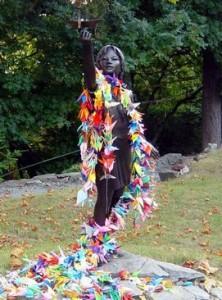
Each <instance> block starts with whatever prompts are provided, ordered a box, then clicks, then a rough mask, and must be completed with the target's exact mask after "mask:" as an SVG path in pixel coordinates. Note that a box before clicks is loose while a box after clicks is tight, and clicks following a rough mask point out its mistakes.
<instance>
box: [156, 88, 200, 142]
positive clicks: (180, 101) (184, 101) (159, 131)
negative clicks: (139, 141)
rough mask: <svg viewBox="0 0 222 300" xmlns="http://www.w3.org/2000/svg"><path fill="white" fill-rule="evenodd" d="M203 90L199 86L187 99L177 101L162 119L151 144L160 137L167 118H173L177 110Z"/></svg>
mask: <svg viewBox="0 0 222 300" xmlns="http://www.w3.org/2000/svg"><path fill="white" fill-rule="evenodd" d="M202 90H203V86H200V87H199V88H197V89H196V90H195V91H193V92H192V93H191V94H190V95H188V96H187V97H185V98H183V99H181V100H179V101H177V103H176V104H175V106H174V107H173V109H172V110H171V111H170V112H169V113H168V114H167V115H166V117H165V118H164V119H163V121H162V123H161V124H160V126H159V128H158V130H157V132H156V134H155V136H154V138H153V140H152V143H153V144H155V143H156V142H157V140H158V138H159V137H160V135H161V133H162V131H163V129H164V126H165V124H166V123H167V121H168V120H169V118H170V117H171V116H173V115H174V114H175V112H176V111H177V109H178V108H179V107H180V106H181V105H183V104H186V103H189V102H190V101H192V100H194V99H195V98H196V96H197V95H198V94H199V93H200V92H201V91H202Z"/></svg>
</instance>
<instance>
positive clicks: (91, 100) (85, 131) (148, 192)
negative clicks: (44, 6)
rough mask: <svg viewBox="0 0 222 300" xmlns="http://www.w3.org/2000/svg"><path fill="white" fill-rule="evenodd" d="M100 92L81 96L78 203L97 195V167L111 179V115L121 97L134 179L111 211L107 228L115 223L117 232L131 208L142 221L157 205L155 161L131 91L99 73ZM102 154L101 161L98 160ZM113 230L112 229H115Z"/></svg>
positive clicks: (113, 160)
mask: <svg viewBox="0 0 222 300" xmlns="http://www.w3.org/2000/svg"><path fill="white" fill-rule="evenodd" d="M96 83H97V89H96V91H95V92H94V93H93V95H92V94H91V93H89V91H88V90H87V89H85V90H84V91H83V93H82V95H81V97H80V100H81V109H80V113H79V118H80V120H81V122H82V124H81V126H80V128H79V131H80V139H79V145H80V150H81V158H82V170H81V173H82V178H83V180H84V181H85V184H84V186H83V188H82V189H81V190H80V191H79V192H78V195H77V204H81V205H83V204H84V203H85V202H86V201H87V200H88V199H91V198H92V197H93V196H94V195H95V193H96V172H95V167H96V164H97V163H98V160H99V162H100V163H102V166H103V171H104V174H105V175H104V176H105V178H110V177H111V176H112V175H111V171H112V169H113V166H114V164H115V152H116V151H118V150H117V149H116V147H114V146H113V141H114V139H115V138H113V135H112V130H113V128H114V126H115V122H113V121H112V116H110V114H109V112H108V110H107V109H108V108H109V107H110V105H111V101H112V98H113V94H114V96H119V99H120V102H121V104H122V105H123V107H124V108H125V109H126V111H127V115H128V117H129V140H130V145H131V180H130V184H129V185H128V186H127V188H126V189H125V191H124V193H123V195H122V196H121V198H120V201H119V202H118V203H117V205H116V206H115V207H113V208H112V214H111V216H110V218H109V220H107V221H106V225H108V224H110V225H111V224H112V227H113V226H114V225H115V226H114V227H115V229H119V228H120V227H123V224H124V221H123V217H124V216H125V215H126V214H127V212H128V210H129V209H130V208H131V207H132V208H134V209H136V210H137V212H138V213H139V215H140V216H141V218H142V220H144V219H145V218H146V217H147V216H149V215H150V213H151V212H152V210H153V208H154V207H155V202H154V201H153V186H154V181H153V180H152V176H151V175H152V172H153V171H154V167H155V164H154V160H153V159H152V158H151V151H152V148H153V146H152V145H151V144H150V143H149V142H147V141H146V139H145V137H144V126H143V124H142V114H141V113H140V112H138V111H137V110H136V107H137V106H138V104H135V103H133V102H132V101H131V99H132V92H131V91H130V90H129V89H127V88H125V85H124V84H123V82H122V81H121V80H119V79H118V78H117V77H115V75H114V76H113V77H111V76H106V75H103V74H102V72H101V71H99V70H98V69H97V70H96ZM98 153H100V159H99V158H98ZM114 227H113V228H114Z"/></svg>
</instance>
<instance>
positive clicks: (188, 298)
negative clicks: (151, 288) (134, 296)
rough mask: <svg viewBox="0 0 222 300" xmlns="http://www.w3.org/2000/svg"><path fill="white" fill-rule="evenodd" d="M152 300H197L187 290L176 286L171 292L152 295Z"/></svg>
mask: <svg viewBox="0 0 222 300" xmlns="http://www.w3.org/2000/svg"><path fill="white" fill-rule="evenodd" d="M151 299H152V300H196V298H195V296H194V295H191V294H190V293H189V292H188V291H187V290H186V289H184V288H183V287H181V286H175V287H173V288H172V289H171V290H169V291H163V292H161V293H152V294H151Z"/></svg>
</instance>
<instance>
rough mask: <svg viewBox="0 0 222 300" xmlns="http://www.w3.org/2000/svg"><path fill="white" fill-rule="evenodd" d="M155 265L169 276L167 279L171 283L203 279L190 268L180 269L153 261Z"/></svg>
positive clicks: (173, 265) (202, 275)
mask: <svg viewBox="0 0 222 300" xmlns="http://www.w3.org/2000/svg"><path fill="white" fill-rule="evenodd" d="M155 263H156V264H157V265H158V266H159V267H160V268H161V269H162V270H164V271H165V272H167V273H168V274H169V277H170V278H171V279H172V280H173V281H178V280H180V279H183V280H186V281H189V280H191V281H193V280H196V279H198V280H203V279H204V278H205V276H204V274H203V273H201V272H198V271H195V270H193V269H190V268H185V267H181V266H178V265H175V264H171V263H167V262H161V261H155Z"/></svg>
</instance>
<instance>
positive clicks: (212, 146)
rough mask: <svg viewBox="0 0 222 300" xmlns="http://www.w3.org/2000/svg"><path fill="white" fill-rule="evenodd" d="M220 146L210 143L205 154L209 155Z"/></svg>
mask: <svg viewBox="0 0 222 300" xmlns="http://www.w3.org/2000/svg"><path fill="white" fill-rule="evenodd" d="M217 148H218V146H217V144H213V143H208V145H207V147H206V148H205V149H204V151H203V152H204V153H209V152H213V151H215V150H217Z"/></svg>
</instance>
